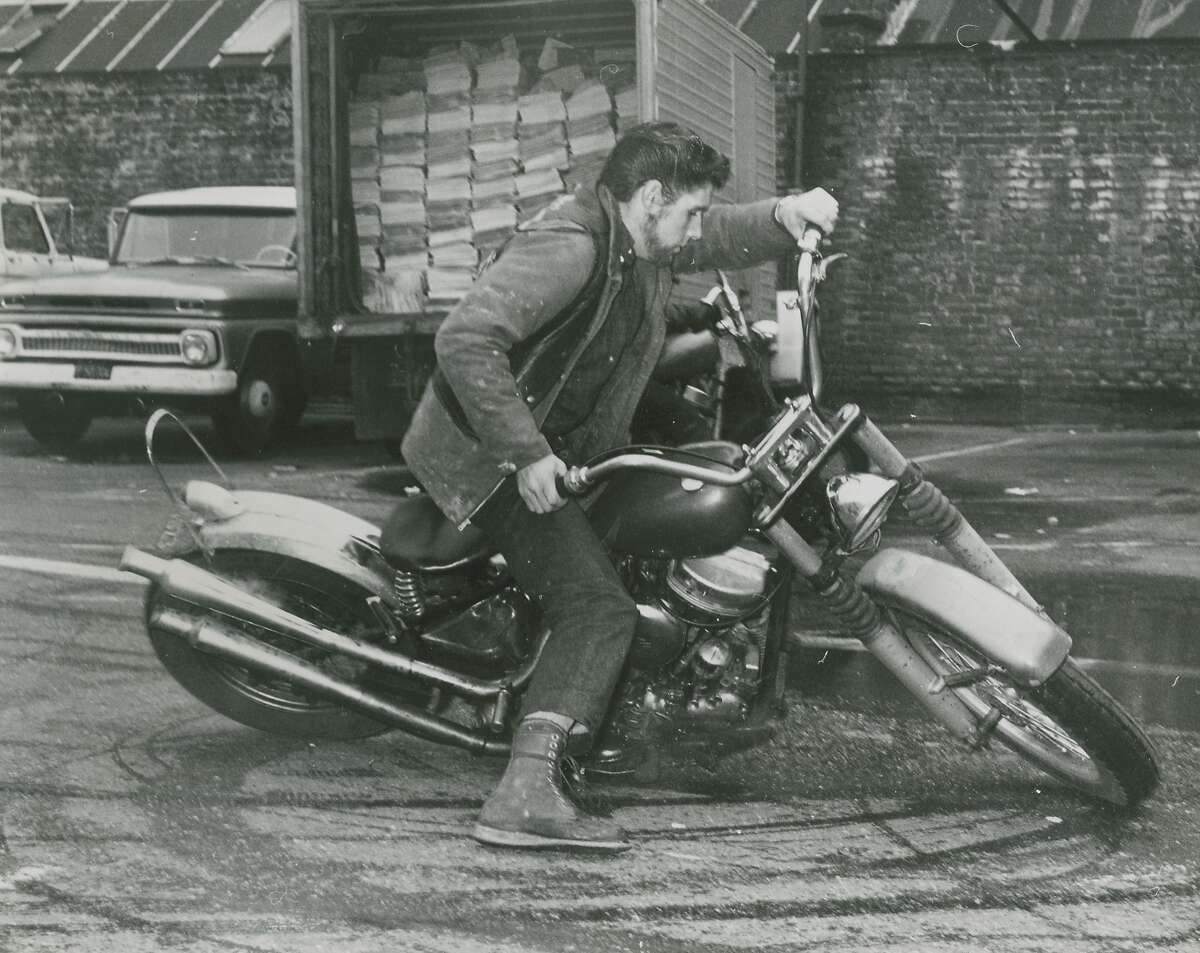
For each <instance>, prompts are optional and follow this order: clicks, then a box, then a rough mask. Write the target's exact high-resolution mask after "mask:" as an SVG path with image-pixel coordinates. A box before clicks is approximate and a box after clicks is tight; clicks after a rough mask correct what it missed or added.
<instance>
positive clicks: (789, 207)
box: [775, 188, 839, 241]
mask: <svg viewBox="0 0 1200 953" xmlns="http://www.w3.org/2000/svg"><path fill="white" fill-rule="evenodd" d="M838 211H839V210H838V202H837V199H835V198H834V197H833V196H832V195H830V194H829V193H828V192H826V191H825V190H824V189H822V188H816V189H810V190H809V191H807V192H802V193H800V194H799V195H785V196H784V197H783V198H781V199H780V200H779V204H778V205H776V206H775V220H776V221H777V222H779V224H780V225H782V226H783V227H784V228H786V229H787V230H788V231H789V232H791V233H792V237H793V238H795V239H796V241H800V239H801V238H803V237H804V229H805V227H806V226H808V225H815V226H816V227H817V228H819V229H820V230H821V231H823V232H825V233H826V234H828V233H829V232H832V231H833V229H834V226H836V225H837V220H838Z"/></svg>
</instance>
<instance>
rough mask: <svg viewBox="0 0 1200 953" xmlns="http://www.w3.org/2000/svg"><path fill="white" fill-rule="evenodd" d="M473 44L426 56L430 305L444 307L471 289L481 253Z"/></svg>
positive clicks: (426, 213)
mask: <svg viewBox="0 0 1200 953" xmlns="http://www.w3.org/2000/svg"><path fill="white" fill-rule="evenodd" d="M475 58H476V53H475V51H474V48H473V47H471V46H470V45H469V44H460V45H459V46H458V47H456V48H454V49H451V50H446V51H443V52H441V53H437V54H434V55H431V56H429V57H426V59H425V91H426V95H427V97H428V105H429V115H428V139H427V145H426V156H425V161H426V172H427V175H426V183H425V185H426V191H425V215H426V222H427V223H428V227H429V232H428V235H429V260H430V268H429V273H428V276H427V277H428V282H429V296H430V299H431V303H433V304H436V305H437V306H439V307H442V306H445V305H446V304H447V303H450V302H453V301H455V300H457V299H458V298H459V297H461V295H462V293H463V292H464V291H465V290H466V288H469V287H470V284H471V279H472V277H473V275H474V271H475V265H476V261H477V258H478V256H477V254H476V251H475V246H474V245H473V244H472V243H471V179H470V174H471V152H470V140H471V85H472V80H471V63H472V62H474V60H475Z"/></svg>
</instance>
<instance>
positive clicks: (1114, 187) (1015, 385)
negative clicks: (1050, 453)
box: [781, 41, 1200, 424]
mask: <svg viewBox="0 0 1200 953" xmlns="http://www.w3.org/2000/svg"><path fill="white" fill-rule="evenodd" d="M1198 51H1200V44H1196V43H1191V42H1153V41H1136V42H1128V43H1110V44H1102V45H1086V46H1080V47H1077V48H1076V47H1071V46H1070V45H1066V44H1047V45H1045V46H1043V47H1041V48H1039V49H1032V48H1025V47H1019V48H1017V49H1015V50H1012V51H1009V52H1004V51H1001V50H997V49H994V48H991V47H988V46H979V47H975V48H973V49H964V48H960V47H957V46H956V47H952V48H940V47H939V48H925V49H920V50H884V51H873V52H870V53H867V54H861V55H837V54H824V55H816V56H812V57H810V58H809V72H808V75H807V96H806V99H807V108H806V111H805V116H804V166H805V180H806V181H805V184H806V185H813V184H824V185H826V186H827V187H829V188H830V189H831V190H832V191H834V192H835V194H837V196H838V197H839V199H840V200H841V202H842V209H843V219H842V224H841V226H840V227H839V229H838V232H837V235H836V245H837V248H838V249H839V250H844V251H848V252H849V253H850V254H851V255H852V260H851V261H850V262H847V263H842V264H841V265H840V266H835V269H837V268H839V267H840V272H838V273H836V274H835V276H834V277H833V278H832V279H831V280H830V282H829V283H828V284H827V285H826V286H825V287H824V289H823V290H824V294H823V297H822V300H823V302H824V304H825V310H824V317H823V320H824V329H825V337H824V340H825V344H826V354H827V359H828V363H829V364H830V367H829V368H828V376H829V378H830V379H831V382H832V383H833V385H834V387H835V391H836V393H835V395H834V396H835V397H845V398H850V397H853V398H855V399H858V400H860V402H862V403H863V404H864V405H865V406H867V408H868V409H870V410H872V411H874V412H876V413H881V412H886V413H887V415H888V416H893V417H895V416H898V417H904V416H907V415H910V414H912V415H916V416H917V417H919V418H926V419H928V418H929V417H954V418H957V419H977V420H979V419H983V420H988V419H996V420H1006V421H1025V422H1030V423H1037V422H1045V421H1054V420H1059V421H1061V420H1096V419H1101V420H1105V419H1107V420H1117V421H1120V420H1129V421H1131V422H1139V423H1164V424H1167V423H1175V424H1178V423H1192V422H1194V421H1195V420H1197V419H1200V342H1198V340H1197V333H1196V332H1197V330H1200V313H1198V311H1200V281H1198V274H1200V272H1198V264H1197V263H1198V262H1200V215H1198V213H1200V97H1197V96H1196V95H1195V93H1194V91H1195V90H1196V89H1197V88H1200V56H1197V52H1198ZM784 82H787V76H786V72H785V75H784ZM781 98H782V96H781Z"/></svg>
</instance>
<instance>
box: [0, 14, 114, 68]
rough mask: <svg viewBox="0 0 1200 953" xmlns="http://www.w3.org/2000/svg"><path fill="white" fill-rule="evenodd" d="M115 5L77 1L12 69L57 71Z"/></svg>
mask: <svg viewBox="0 0 1200 953" xmlns="http://www.w3.org/2000/svg"><path fill="white" fill-rule="evenodd" d="M116 8H117V4H116V3H115V2H112V0H89V2H88V3H80V4H78V5H77V6H75V7H74V8H73V9H72V10H70V11H69V12H68V13H67V14H66V15H65V16H64V17H63V18H62V19H61V20H59V21H58V23H57V24H56V25H55V26H54V28H53V29H51V30H47V31H46V34H45V35H44V36H43V37H42V38H41V39H39V40H38V41H37V43H35V44H34V45H33V46H32V47H31V48H30V50H29V52H28V53H27V54H26V55H25V58H24V59H23V60H22V61H21V63H20V65H19V66H18V67H17V68H16V69H14V70H13V72H14V73H16V74H17V75H21V74H23V73H52V72H54V70H55V68H56V67H57V66H58V64H59V63H61V62H62V61H63V60H65V59H66V58H67V57H68V56H69V55H70V54H71V53H72V52H73V51H74V50H75V48H76V47H78V46H79V44H80V43H82V42H83V41H84V39H86V38H87V35H88V34H89V33H91V32H92V30H94V29H95V28H96V27H97V26H99V24H100V21H101V20H103V19H104V18H105V17H106V16H108V15H109V14H110V13H112V12H113V10H115V9H116Z"/></svg>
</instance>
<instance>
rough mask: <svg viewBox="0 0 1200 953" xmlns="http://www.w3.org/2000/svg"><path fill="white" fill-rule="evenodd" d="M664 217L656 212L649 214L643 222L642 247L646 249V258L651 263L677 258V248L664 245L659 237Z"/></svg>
mask: <svg viewBox="0 0 1200 953" xmlns="http://www.w3.org/2000/svg"><path fill="white" fill-rule="evenodd" d="M661 219H662V216H660V215H658V214H657V213H655V212H647V213H646V218H645V219H644V220H643V221H642V229H641V231H642V245H643V246H644V247H645V249H646V257H647V258H648V259H649V260H650V261H655V262H660V263H661V262H668V261H670V260H671V259H672V258H674V257H675V251H676V249H675V247H674V246H673V245H664V244H663V243H662V242H661V241H660V240H659V237H658V223H659V222H660V221H661Z"/></svg>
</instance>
